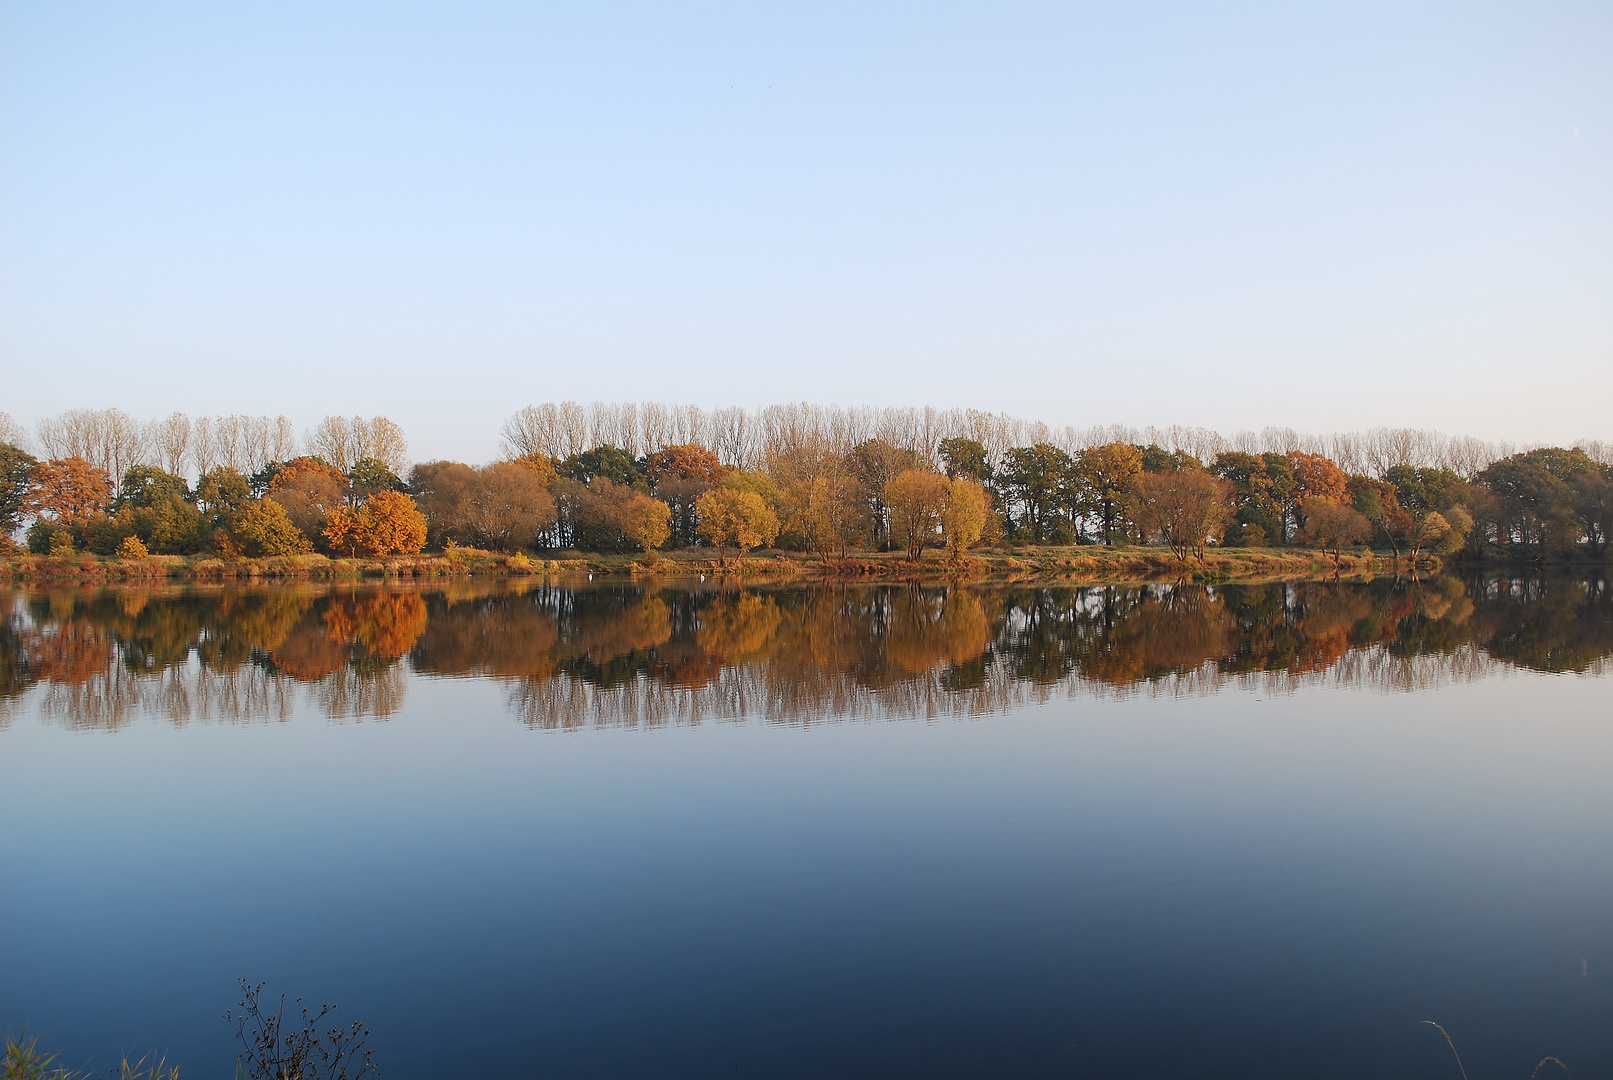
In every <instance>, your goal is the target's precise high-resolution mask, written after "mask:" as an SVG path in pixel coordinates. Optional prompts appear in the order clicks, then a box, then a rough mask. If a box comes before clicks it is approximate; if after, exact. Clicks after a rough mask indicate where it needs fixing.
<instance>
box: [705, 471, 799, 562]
mask: <svg viewBox="0 0 1613 1080" xmlns="http://www.w3.org/2000/svg"><path fill="white" fill-rule="evenodd" d="M695 508H696V509H697V510H698V511H699V513H700V535H701V536H704V537H705V538H706V539H707V540H709V541H711V543H712V545H713V546H714V547H716V549H717V557H718V558H719V559H720V558H723V550H724V549H725V548H727V547H728V546H729V545H733V546H734V547H736V548H738V549H739V557H740V558H741V559H743V558H744V557H745V552H747V551H749V550H750V549H752V548H757V547H762V546H763V545H765V544H771V543H772V542H773V541H774V539H775V538H777V536H778V531H779V522H778V515H777V514H775V513H773V510H772V508H771V507H770V506H768V505H767V502H766V501H765V500H764V499H763V498H762V497H761V496H760V495H758V494H757V493H756V492H754V491H741V490H737V489H735V488H730V487H719V488H712V489H711V490H710V491H708V492H706V493H704V494H703V495H701V496H700V498H699V499H697V500H696V501H695Z"/></svg>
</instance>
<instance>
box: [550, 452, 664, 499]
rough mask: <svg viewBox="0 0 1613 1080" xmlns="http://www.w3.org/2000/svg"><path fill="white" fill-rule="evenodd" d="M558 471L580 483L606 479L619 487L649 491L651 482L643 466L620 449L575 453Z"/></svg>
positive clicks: (561, 464)
mask: <svg viewBox="0 0 1613 1080" xmlns="http://www.w3.org/2000/svg"><path fill="white" fill-rule="evenodd" d="M556 471H557V472H558V473H559V474H560V475H561V476H564V477H566V478H568V479H571V480H575V481H577V482H578V483H579V484H589V483H592V482H593V481H594V479H595V478H596V477H601V476H602V477H604V478H605V479H606V480H609V481H610V482H611V483H613V484H615V485H616V486H618V487H627V488H632V489H633V490H634V491H642V492H648V491H649V490H650V480H649V476H648V474H647V473H646V472H645V470H644V463H643V462H641V461H637V460H635V459H634V457H633V455H632V454H629V453H628V452H627V451H626V450H623V449H622V448H621V447H619V446H596V447H594V448H593V449H592V450H588V451H585V452H584V453H581V454H572V455H571V456H570V457H568V458H566V460H564V461H562V462H561V463H560V465H559V467H558V468H557V469H556Z"/></svg>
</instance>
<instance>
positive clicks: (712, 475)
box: [0, 405, 1613, 561]
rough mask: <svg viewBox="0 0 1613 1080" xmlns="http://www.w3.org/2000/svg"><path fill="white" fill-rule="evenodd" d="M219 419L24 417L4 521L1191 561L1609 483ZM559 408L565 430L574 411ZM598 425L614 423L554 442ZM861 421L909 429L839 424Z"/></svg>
mask: <svg viewBox="0 0 1613 1080" xmlns="http://www.w3.org/2000/svg"><path fill="white" fill-rule="evenodd" d="M718 416H723V417H726V418H727V422H729V423H730V428H729V431H730V434H732V432H733V431H734V430H738V431H740V432H741V433H743V432H744V431H746V430H749V428H748V427H747V426H746V425H748V424H749V423H750V422H751V420H752V419H754V420H755V422H756V423H757V424H760V425H762V427H763V428H764V430H765V435H766V437H765V438H763V439H761V440H760V441H759V443H758V444H757V445H759V447H760V456H759V458H757V459H756V460H754V461H749V459H748V458H747V457H746V455H747V454H750V453H751V451H749V450H747V451H745V453H744V454H738V455H736V454H735V453H734V447H735V446H737V445H739V444H738V443H724V442H722V441H721V439H714V440H713V442H712V443H706V442H700V441H688V442H682V443H665V442H664V441H663V442H662V443H661V445H659V446H658V447H657V448H656V449H653V450H647V451H646V452H643V453H639V454H635V453H634V452H633V451H632V450H631V449H630V448H629V447H627V446H623V445H619V443H621V442H629V443H631V442H633V441H634V440H635V439H637V440H638V445H639V446H640V447H641V448H642V447H646V446H648V445H650V443H649V442H648V441H647V438H648V437H647V436H646V434H645V432H646V430H649V431H651V432H653V433H655V434H656V438H657V439H664V438H665V437H669V436H667V435H666V434H665V431H667V430H670V431H671V432H673V433H675V434H687V433H688V432H689V431H696V432H699V431H705V432H707V433H708V434H709V433H711V432H712V431H713V430H715V429H713V428H712V426H711V425H712V424H713V423H714V422H715V420H714V418H716V417H718ZM740 417H744V418H746V419H744V420H743V422H742V421H741V419H740ZM97 418H98V419H97ZM971 418H973V420H971ZM982 418H983V419H982ZM225 419H227V420H230V421H231V422H232V423H231V424H230V425H223V424H221V423H215V422H214V421H211V420H208V421H198V422H191V421H188V420H185V419H184V418H183V417H176V418H170V421H168V422H164V424H166V425H171V428H172V431H171V432H170V433H171V434H172V437H173V441H172V442H171V444H169V449H170V450H174V451H175V454H174V455H170V456H167V457H164V458H163V460H162V461H161V462H160V463H158V464H150V463H147V462H143V461H141V462H137V463H134V464H131V465H128V466H127V467H125V468H123V470H122V471H121V472H120V473H115V472H114V471H113V470H114V469H115V468H116V466H118V465H120V464H122V463H123V462H124V461H125V460H126V457H125V456H124V451H123V450H120V449H118V448H117V445H116V444H117V438H116V437H114V436H115V435H116V433H117V432H119V431H124V430H132V428H135V427H138V425H133V422H132V421H130V422H129V423H124V421H125V420H127V417H125V416H124V415H123V414H121V413H118V412H117V411H116V410H108V411H106V412H103V413H72V414H64V416H63V417H58V418H54V419H52V420H51V421H48V422H47V423H46V424H44V425H42V426H41V431H40V442H41V443H48V444H49V445H51V446H52V447H53V448H54V449H55V450H57V451H61V450H75V451H78V452H75V453H57V454H55V456H52V457H48V458H45V459H44V460H40V459H38V458H36V457H34V456H33V455H31V454H30V453H28V452H27V451H26V450H25V449H24V448H23V447H22V446H20V445H17V444H16V443H15V442H11V443H0V531H3V535H5V536H7V537H10V536H12V535H14V534H15V533H17V532H18V531H19V530H20V529H21V528H22V527H23V526H24V525H25V524H28V523H29V522H30V521H31V522H32V524H31V526H30V527H29V531H28V544H29V547H30V549H32V550H35V551H53V550H55V551H62V550H76V549H83V548H88V549H89V550H92V551H96V552H98V553H102V554H111V553H114V552H117V551H120V550H125V551H126V553H138V552H139V551H141V550H144V551H149V552H154V553H155V552H174V553H181V554H189V553H194V552H200V551H215V552H219V553H223V554H235V553H240V554H251V555H274V554H292V553H296V552H301V551H309V550H316V549H317V550H324V551H329V552H332V553H341V554H371V555H385V554H397V553H409V552H413V551H418V550H420V548H421V546H422V545H430V546H433V547H447V546H452V545H466V546H474V547H481V548H493V549H499V550H506V551H516V550H521V549H525V548H547V549H580V550H594V551H629V550H642V551H645V552H654V551H656V550H658V549H661V548H663V547H667V546H672V547H684V546H690V545H701V544H703V545H709V546H711V547H713V548H715V549H717V550H718V551H719V553H721V554H723V555H726V553H727V552H728V551H729V550H730V549H732V550H735V551H737V552H739V553H740V554H741V555H742V554H743V553H744V552H745V551H747V550H750V549H752V548H757V547H765V546H769V545H777V546H780V547H786V548H793V549H797V550H808V551H812V552H815V553H817V554H818V555H820V556H821V557H822V558H824V559H825V560H831V559H840V560H844V559H847V558H849V556H850V555H851V553H852V552H854V551H858V550H866V549H869V548H873V549H879V550H893V549H894V550H903V551H905V552H906V553H907V555H908V556H909V557H910V558H914V559H917V558H919V557H921V555H922V553H923V551H924V550H925V549H926V548H929V547H943V546H944V547H946V548H948V549H950V552H951V554H952V556H953V557H954V558H958V557H961V555H962V553H963V552H964V551H965V550H967V549H968V548H969V547H970V546H972V545H974V544H976V543H978V542H980V541H982V540H985V541H988V542H994V543H995V542H1003V543H1010V544H1110V545H1114V544H1136V543H1157V544H1165V545H1168V546H1169V547H1170V548H1171V549H1172V550H1173V551H1174V552H1175V553H1176V555H1177V556H1178V557H1179V558H1181V559H1182V560H1184V561H1185V560H1187V559H1189V558H1191V557H1194V556H1198V557H1200V558H1202V557H1203V556H1204V553H1205V550H1206V549H1207V547H1209V546H1210V545H1232V546H1274V545H1286V544H1305V545H1308V546H1312V547H1319V548H1322V549H1325V550H1328V551H1330V552H1332V553H1333V554H1334V556H1335V558H1339V557H1341V556H1342V553H1343V552H1344V551H1345V550H1346V549H1348V548H1351V547H1353V546H1356V545H1360V544H1366V543H1373V544H1377V545H1380V546H1382V547H1385V548H1388V549H1390V550H1392V551H1393V552H1394V553H1395V554H1396V555H1397V556H1399V555H1409V556H1411V557H1412V558H1416V557H1418V556H1420V555H1421V554H1422V553H1424V552H1426V551H1431V550H1438V551H1441V552H1444V553H1455V552H1461V551H1464V550H1465V551H1467V552H1469V553H1473V554H1476V553H1479V552H1481V551H1482V550H1484V549H1485V548H1496V549H1505V550H1508V551H1513V552H1523V553H1527V554H1529V555H1532V556H1538V555H1543V554H1547V553H1552V552H1559V553H1561V552H1571V553H1584V554H1590V555H1594V556H1598V557H1600V556H1601V555H1602V554H1603V553H1604V552H1605V549H1606V539H1607V532H1608V526H1609V513H1610V511H1609V506H1610V503H1613V495H1610V491H1613V472H1610V469H1609V466H1608V464H1607V461H1606V454H1605V453H1603V451H1604V450H1605V448H1602V447H1598V446H1595V445H1590V446H1589V449H1587V448H1586V447H1579V448H1574V449H1564V448H1556V447H1548V448H1541V449H1536V450H1528V451H1523V452H1518V453H1514V454H1511V455H1508V456H1506V457H1503V458H1500V459H1498V460H1494V461H1490V462H1489V463H1487V464H1486V465H1484V466H1483V467H1482V468H1479V469H1477V470H1476V471H1475V472H1473V473H1472V474H1471V475H1465V474H1464V473H1462V472H1460V471H1458V470H1456V469H1453V468H1449V467H1446V466H1440V465H1429V464H1417V463H1412V462H1397V463H1394V464H1389V465H1387V466H1386V467H1384V468H1383V469H1382V470H1381V472H1377V471H1374V472H1371V473H1369V472H1363V471H1359V470H1353V469H1351V468H1348V467H1346V465H1345V464H1344V463H1341V462H1340V461H1338V460H1336V459H1334V458H1332V457H1329V456H1328V455H1326V454H1323V453H1320V452H1316V451H1312V450H1305V449H1299V448H1290V449H1287V450H1283V451H1277V450H1267V451H1263V452H1260V453H1254V452H1250V451H1245V450H1239V449H1222V450H1219V451H1217V452H1216V453H1215V454H1214V455H1213V457H1208V458H1201V457H1199V456H1197V455H1195V454H1193V453H1191V452H1189V450H1187V449H1185V448H1183V446H1181V445H1166V444H1164V443H1160V442H1149V443H1138V442H1127V441H1122V440H1111V441H1108V442H1102V443H1095V444H1090V445H1084V446H1080V447H1078V448H1076V449H1074V450H1073V451H1071V450H1069V449H1066V448H1065V447H1064V446H1060V445H1058V444H1056V443H1053V442H1048V441H1039V442H1033V443H1030V444H1027V445H1012V446H1007V447H1006V448H1004V447H1000V446H996V445H994V444H988V443H987V442H986V441H983V440H982V439H980V438H976V437H974V436H972V435H964V434H954V435H947V436H945V437H943V438H939V440H938V441H936V442H934V444H933V446H932V445H931V443H930V442H929V441H928V440H929V439H930V438H931V436H932V435H934V434H936V433H937V432H939V431H940V430H943V429H944V424H943V421H945V422H947V423H953V422H956V423H960V424H963V423H969V422H974V421H979V422H980V423H981V424H984V425H985V427H987V428H989V427H990V424H987V423H986V421H987V420H991V417H989V416H986V414H971V413H963V414H950V413H949V414H937V413H935V412H934V410H861V411H859V410H813V409H811V408H808V407H805V406H803V407H799V408H785V407H780V408H777V409H770V410H762V411H761V412H760V413H758V414H750V413H744V412H743V411H742V410H741V411H739V412H732V411H722V410H719V412H718V413H713V414H711V415H710V416H709V417H708V416H707V415H706V414H703V413H700V412H699V410H688V409H682V410H680V409H669V408H664V407H660V406H622V407H606V406H600V407H598V408H597V409H594V410H585V409H583V408H582V407H580V406H574V405H565V406H545V407H529V408H527V409H523V410H522V411H521V412H520V413H518V414H516V415H515V416H514V417H512V418H511V420H510V421H509V422H508V423H507V424H506V425H505V430H504V438H505V444H506V450H507V458H506V459H505V460H502V461H497V462H494V463H491V464H488V465H484V466H480V467H476V466H471V465H468V464H464V463H459V462H449V461H434V462H425V463H421V464H417V465H415V466H414V467H413V468H412V469H407V470H406V469H405V464H404V463H405V461H406V453H407V443H406V441H405V439H404V436H403V432H402V431H401V429H399V428H398V427H397V425H396V424H394V423H392V422H391V421H389V420H386V419H385V418H379V417H378V418H375V419H373V420H364V419H362V418H356V417H355V418H352V419H351V420H349V419H346V418H341V417H328V418H326V420H324V421H323V422H321V424H320V425H318V426H317V427H316V428H315V429H313V430H312V431H310V432H309V433H308V434H307V436H306V438H305V440H304V442H303V449H304V451H305V452H304V453H302V454H301V455H296V456H291V457H285V458H275V459H274V460H270V461H266V462H262V463H261V464H260V463H259V458H260V457H261V456H262V455H264V454H268V453H277V454H285V453H289V452H290V447H291V446H292V445H293V444H292V443H291V442H288V441H284V440H282V441H279V442H276V441H274V438H272V437H271V436H273V434H274V432H280V433H281V434H284V433H285V432H287V431H289V427H290V425H289V422H284V421H283V420H282V421H275V422H272V423H271V422H269V421H267V420H264V419H262V418H259V420H261V421H262V422H261V423H260V422H258V421H253V420H252V418H241V417H236V418H225ZM69 421H71V422H69ZM652 421H653V423H652ZM570 422H575V423H576V424H578V425H580V427H579V428H578V429H577V430H570V429H568V428H567V427H566V424H567V423H570ZM607 422H608V423H610V424H614V425H615V427H614V428H612V429H611V430H612V432H613V435H614V436H615V437H616V439H617V441H615V442H601V443H597V444H595V445H592V446H589V447H587V448H585V449H580V450H573V451H571V452H569V453H567V454H565V455H563V456H562V455H559V454H555V453H551V452H550V448H553V447H556V446H558V447H559V448H562V449H563V448H565V447H566V446H570V445H573V441H574V440H576V439H579V438H584V437H586V436H591V435H592V434H593V433H594V432H595V431H596V430H598V425H601V424H606V423H607ZM646 424H649V427H648V429H647V428H646ZM663 424H664V425H665V426H664V427H663V426H657V425H663ZM635 425H636V426H635ZM702 425H704V426H702ZM881 425H883V426H881ZM869 426H873V427H875V428H876V429H879V430H885V431H886V432H887V433H888V434H891V435H892V436H893V438H900V439H902V440H904V442H895V441H891V440H890V439H886V438H881V437H868V438H861V439H859V440H858V441H855V442H850V443H848V442H847V440H848V439H850V438H852V437H854V436H856V435H858V434H862V433H863V432H864V429H865V428H867V427H869ZM0 427H3V425H0ZM221 427H229V428H230V430H234V431H256V432H257V433H258V434H257V435H255V436H254V437H253V438H254V439H258V441H257V442H252V443H251V445H252V446H253V447H255V449H253V450H252V454H253V455H256V456H253V457H249V458H248V459H245V460H243V461H242V462H241V465H244V466H256V467H255V468H253V469H252V471H251V472H248V471H246V469H245V468H243V467H240V466H238V465H235V464H227V463H212V464H209V462H211V461H212V459H211V458H207V457H205V456H200V455H197V454H196V453H194V452H193V451H191V450H187V451H185V453H191V454H192V461H193V462H194V463H195V464H197V465H198V466H199V465H201V464H209V467H207V468H205V469H201V468H199V469H198V471H197V472H196V473H195V480H194V482H193V481H191V480H190V479H189V478H188V475H187V473H186V472H185V471H184V470H183V468H182V462H181V458H182V457H183V455H181V454H179V453H178V449H177V448H179V447H180V446H181V444H182V443H183V445H185V446H194V445H195V444H196V440H197V439H198V438H201V439H202V442H203V443H204V444H205V445H206V446H209V447H214V448H216V447H217V446H218V445H219V441H218V439H217V432H218V431H219V430H220V429H221ZM158 428H162V429H163V430H168V429H167V428H165V427H164V425H155V426H152V427H150V428H148V429H147V431H146V434H145V435H144V436H142V438H144V439H146V442H145V443H143V444H142V445H144V446H146V447H147V448H148V449H149V447H150V446H151V445H155V444H154V443H152V442H151V439H152V438H153V436H152V435H151V431H153V430H157V429H158ZM198 432H202V433H203V435H201V436H199V435H198ZM557 432H558V433H559V434H557ZM579 432H580V434H579ZM3 433H4V432H3V431H0V434H3ZM97 433H98V434H97ZM635 433H636V434H635ZM988 433H989V432H988ZM11 434H12V435H13V437H14V438H15V439H18V440H20V438H21V436H20V434H19V433H16V432H15V431H13V432H12V433H11ZM997 434H998V435H1000V434H1001V433H1000V432H998V433H997ZM181 435H183V436H184V437H185V439H188V440H189V441H188V442H186V441H184V440H182V439H181ZM47 436H48V438H47ZM259 436H261V439H259ZM562 436H563V438H562ZM993 437H994V438H995V437H996V436H995V435H994V436H993ZM288 438H289V436H288ZM1386 438H1387V437H1386ZM97 439H99V440H100V441H96V440H97ZM556 439H560V440H561V441H560V442H559V443H556V441H555V440H556ZM1178 442H1179V440H1178ZM1403 442H1404V446H1406V447H1411V446H1413V444H1414V443H1415V440H1404V441H1403ZM1430 445H1432V444H1430ZM1445 445H1446V446H1447V447H1448V446H1449V445H1450V441H1449V440H1447V442H1446V444H1445ZM266 448H267V449H266ZM1380 448H1381V446H1380ZM1425 449H1426V447H1425ZM114 451H115V452H114ZM1592 451H1595V452H1596V453H1597V454H1600V455H1601V457H1600V458H1599V457H1597V456H1593V453H1592ZM736 456H737V458H738V460H736ZM1384 460H1388V459H1387V458H1386V459H1384ZM746 461H749V463H748V464H746V463H745V462H746ZM165 466H173V467H171V468H170V467H165ZM405 474H406V478H405Z"/></svg>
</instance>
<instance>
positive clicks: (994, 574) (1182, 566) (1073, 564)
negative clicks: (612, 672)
mask: <svg viewBox="0 0 1613 1080" xmlns="http://www.w3.org/2000/svg"><path fill="white" fill-rule="evenodd" d="M1399 568H1400V569H1407V568H1408V566H1407V564H1406V562H1405V561H1404V560H1402V561H1401V562H1400V564H1399ZM1422 568H1423V569H1425V570H1437V569H1438V568H1439V567H1438V565H1437V563H1435V564H1434V565H1432V566H1430V565H1427V564H1426V563H1425V565H1424V566H1423V567H1422ZM1394 569H1395V563H1394V560H1393V559H1391V558H1389V557H1388V556H1383V555H1376V554H1372V553H1365V554H1352V555H1345V556H1344V557H1343V559H1342V560H1341V561H1340V562H1339V564H1338V565H1335V564H1334V561H1333V559H1332V557H1330V556H1328V555H1326V554H1324V553H1322V552H1319V551H1313V550H1309V549H1304V548H1228V549H1224V550H1220V551H1210V552H1208V553H1207V554H1206V555H1205V558H1204V559H1203V560H1202V561H1201V560H1198V559H1194V560H1191V561H1189V562H1187V563H1183V562H1181V561H1180V560H1178V559H1177V558H1176V557H1175V556H1173V555H1172V554H1171V553H1170V552H1169V551H1168V550H1167V549H1165V548H1159V547H1115V548H1107V547H1038V548H1013V549H988V550H983V551H976V552H971V553H969V555H968V556H967V557H966V558H964V559H963V560H962V561H960V562H956V563H955V562H953V561H951V560H950V559H949V558H948V557H947V555H946V553H945V552H927V553H926V556H925V558H924V559H922V560H921V561H919V562H918V563H914V562H911V561H909V560H908V559H907V558H906V557H905V556H904V555H903V554H902V553H900V552H859V553H856V554H853V555H851V556H850V557H848V558H846V559H843V560H829V561H824V560H822V559H819V558H818V557H817V556H815V555H808V554H805V553H801V552H789V551H769V552H761V553H753V554H751V555H748V556H747V557H745V558H744V559H743V560H740V559H734V558H729V559H719V558H717V557H715V556H714V554H713V553H712V552H711V551H710V550H709V549H705V548H690V549H684V550H682V551H674V552H667V553H664V554H660V555H658V556H657V557H656V558H655V559H653V560H651V559H648V558H646V557H645V556H644V555H643V554H641V553H640V554H634V555H612V554H598V553H580V552H559V553H556V556H555V557H554V558H540V557H536V556H533V555H531V554H525V553H522V554H514V555H508V554H504V553H502V552H492V551H480V550H476V549H472V548H455V549H453V550H451V551H448V552H443V553H440V554H422V555H415V556H408V557H401V558H388V559H344V558H336V559H333V558H329V557H327V556H324V555H298V556H289V557H281V558H266V559H229V560H226V559H219V558H213V557H184V556H179V555H160V556H152V557H149V558H145V559H115V558H114V559H103V558H99V557H97V556H94V555H56V556H46V555H25V556H16V557H12V558H10V559H5V560H0V581H14V582H19V583H21V582H144V581H150V582H158V581H199V582H206V581H309V580H312V581H352V580H363V579H441V578H460V577H513V576H523V577H525V576H540V577H556V578H566V579H574V578H577V577H583V578H588V577H592V578H600V577H606V578H626V579H634V578H643V577H680V578H681V577H698V576H702V575H703V576H706V577H712V576H717V577H742V578H745V579H747V580H765V579H805V580H831V581H841V580H881V579H885V580H913V579H921V580H930V579H934V580H949V581H957V580H964V581H996V582H1017V581H1050V582H1052V581H1057V582H1070V583H1080V584H1084V583H1092V582H1133V581H1178V580H1192V581H1200V582H1210V583H1216V582H1229V581H1270V580H1303V579H1315V578H1333V577H1341V576H1342V577H1357V578H1358V577H1371V576H1373V575H1376V574H1379V573H1384V572H1388V571H1393V570H1394Z"/></svg>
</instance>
